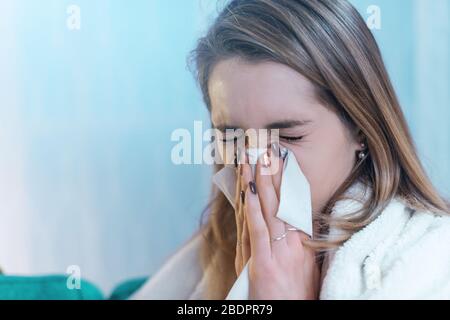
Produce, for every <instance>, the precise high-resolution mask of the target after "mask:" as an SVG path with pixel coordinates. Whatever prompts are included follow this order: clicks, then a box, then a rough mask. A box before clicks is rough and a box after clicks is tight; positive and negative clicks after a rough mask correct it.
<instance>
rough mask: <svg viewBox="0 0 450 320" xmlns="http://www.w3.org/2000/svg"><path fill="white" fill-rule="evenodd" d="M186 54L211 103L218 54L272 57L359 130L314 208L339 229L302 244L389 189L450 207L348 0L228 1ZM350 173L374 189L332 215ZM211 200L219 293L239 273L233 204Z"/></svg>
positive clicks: (319, 244)
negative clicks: (338, 182) (344, 169)
mask: <svg viewBox="0 0 450 320" xmlns="http://www.w3.org/2000/svg"><path fill="white" fill-rule="evenodd" d="M191 57H192V59H193V60H192V62H193V64H194V67H195V74H196V77H197V80H198V83H199V85H200V88H201V90H202V93H203V97H204V101H205V104H206V106H207V107H208V109H209V110H210V111H211V108H212V106H211V101H210V97H209V92H208V81H209V77H210V74H211V71H212V69H213V68H214V66H215V65H216V64H217V63H218V62H219V61H221V60H224V59H228V58H233V57H239V58H242V59H245V60H246V61H250V62H261V61H272V62H277V63H280V64H283V65H286V66H289V67H290V68H292V69H294V70H296V71H297V72H299V73H300V74H302V75H303V76H305V77H306V78H307V79H309V80H310V81H311V82H312V83H313V84H314V85H315V87H316V89H317V94H318V97H319V98H321V99H322V101H323V102H324V103H325V104H326V105H327V106H329V107H330V108H332V110H334V111H335V112H336V114H337V115H338V116H339V117H340V119H341V120H342V121H343V122H344V123H345V124H346V125H347V126H348V127H349V128H350V129H351V130H352V132H354V133H359V134H361V135H362V136H363V137H364V138H365V142H366V144H367V146H368V150H369V155H368V157H367V158H366V159H365V161H363V162H361V163H360V164H359V165H357V166H355V168H354V170H353V172H352V173H351V174H350V176H349V177H348V179H347V180H346V181H345V182H344V183H343V185H342V186H340V188H338V190H336V192H335V194H334V196H333V197H332V198H331V199H330V200H329V202H328V204H327V206H326V207H325V209H324V211H323V212H320V213H315V214H314V219H315V221H316V222H318V224H319V225H320V230H326V229H327V227H329V226H330V225H333V226H335V227H337V228H339V229H340V230H342V231H344V232H345V234H346V236H345V237H344V238H342V239H340V240H338V241H327V240H326V238H325V237H319V238H318V240H315V241H311V243H309V245H311V246H314V247H315V248H317V249H326V248H330V247H336V246H338V245H340V244H342V243H343V241H345V240H347V239H348V238H349V237H350V236H351V235H352V234H353V233H355V232H357V231H358V230H360V229H361V228H362V227H364V226H366V225H367V224H369V223H370V222H371V221H373V219H374V218H375V217H376V216H377V215H379V213H380V212H381V211H382V210H383V209H384V208H385V206H386V205H387V204H388V203H389V201H390V200H391V199H392V198H394V197H401V198H402V199H403V200H405V202H406V203H407V205H408V207H410V208H412V209H415V210H430V211H432V212H437V213H447V214H448V213H450V212H449V206H448V204H447V203H446V202H445V200H444V199H443V198H442V197H441V196H440V195H439V194H438V192H437V191H436V190H435V188H434V187H433V185H432V183H431V182H430V180H429V178H428V177H427V175H426V173H425V171H424V169H423V168H422V165H421V163H420V161H419V159H418V156H417V153H416V150H415V146H414V144H413V141H412V138H411V135H410V132H409V129H408V126H407V124H406V121H405V118H404V116H403V113H402V111H401V108H400V105H399V102H398V99H397V97H396V94H395V92H394V89H393V87H392V84H391V82H390V80H389V76H388V74H387V71H386V69H385V66H384V63H383V60H382V56H381V53H380V50H379V48H378V45H377V43H376V41H375V39H374V37H373V35H372V33H371V32H370V30H369V29H368V27H367V25H366V23H365V21H364V19H363V18H362V17H361V15H360V14H359V13H358V12H357V11H356V10H355V8H354V7H353V6H352V5H351V4H349V3H348V2H347V1H346V0H233V1H231V2H229V4H228V5H226V7H225V8H224V9H223V10H222V11H221V13H220V14H219V16H218V17H217V18H216V20H215V22H214V23H213V25H212V26H211V27H210V29H209V31H208V33H207V34H206V36H204V37H202V38H201V39H200V40H199V42H198V45H197V47H196V49H195V50H194V51H193V54H192V56H191ZM219 169H220V166H217V168H216V170H219ZM356 180H358V181H361V182H363V183H364V184H366V185H368V186H370V187H371V189H372V192H371V196H370V197H369V199H368V200H367V201H366V203H364V205H363V207H362V208H361V210H359V211H358V212H355V213H354V214H353V215H352V216H351V217H347V218H345V219H340V220H338V219H331V218H330V214H329V213H330V212H331V210H332V208H333V206H334V204H335V203H336V202H337V201H338V200H340V199H342V197H343V194H344V192H345V191H346V190H347V189H348V188H349V186H351V185H352V184H353V183H354V182H355V181H356ZM208 209H209V210H207V212H208V216H207V219H206V220H205V222H204V224H203V226H202V230H201V232H202V233H203V236H204V237H205V241H204V243H203V247H202V265H203V268H204V270H205V271H207V277H208V278H207V279H208V280H207V283H208V287H207V292H206V293H205V298H208V299H224V298H225V296H226V294H227V292H228V291H229V289H230V288H231V285H232V283H233V282H234V281H235V279H236V274H235V270H234V258H235V246H236V223H235V218H234V211H233V208H232V207H231V205H230V204H229V203H228V201H227V200H226V198H225V197H224V196H223V195H222V194H221V193H220V192H218V190H217V189H216V188H214V187H213V190H212V201H211V203H210V204H209V206H208Z"/></svg>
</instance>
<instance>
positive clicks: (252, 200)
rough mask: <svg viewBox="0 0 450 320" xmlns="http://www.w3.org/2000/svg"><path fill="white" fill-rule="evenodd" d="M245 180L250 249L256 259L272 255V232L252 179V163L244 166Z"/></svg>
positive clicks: (245, 204) (246, 218) (246, 217)
mask: <svg viewBox="0 0 450 320" xmlns="http://www.w3.org/2000/svg"><path fill="white" fill-rule="evenodd" d="M242 178H243V181H244V183H246V184H247V187H246V189H245V202H244V212H245V221H246V224H247V226H248V233H249V237H250V251H251V255H252V257H253V258H254V259H255V261H257V260H259V259H260V258H263V259H264V258H267V257H271V247H270V234H269V230H268V228H267V225H266V221H265V220H264V217H263V213H262V209H261V205H260V203H259V198H258V194H257V193H258V190H257V187H256V184H255V183H254V182H253V180H252V174H251V168H250V165H248V164H244V166H243V177H242Z"/></svg>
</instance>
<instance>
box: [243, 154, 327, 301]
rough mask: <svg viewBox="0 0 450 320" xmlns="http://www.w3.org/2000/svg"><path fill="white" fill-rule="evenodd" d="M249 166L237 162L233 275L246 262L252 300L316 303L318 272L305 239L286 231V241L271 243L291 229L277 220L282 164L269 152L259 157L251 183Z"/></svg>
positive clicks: (318, 288) (311, 251)
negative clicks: (288, 300) (234, 269)
mask: <svg viewBox="0 0 450 320" xmlns="http://www.w3.org/2000/svg"><path fill="white" fill-rule="evenodd" d="M261 159H263V160H262V161H261ZM241 160H243V159H241ZM247 162H248V160H247V159H245V161H241V162H240V163H241V164H240V165H239V168H238V177H240V178H239V179H237V180H238V182H237V184H238V185H237V188H238V192H237V196H236V201H237V203H236V204H237V206H236V222H237V227H238V228H237V231H238V243H237V247H236V260H235V266H236V273H237V274H238V275H239V274H240V272H241V271H242V269H243V267H244V266H245V264H246V263H247V261H250V262H249V280H250V287H249V291H250V292H249V298H250V299H264V300H265V299H267V300H272V299H297V300H304V299H317V298H318V295H319V290H320V283H319V282H320V272H319V268H318V266H317V264H316V258H315V253H314V250H312V249H310V248H307V247H305V246H304V245H303V242H302V241H303V240H305V239H308V236H307V235H306V234H304V233H303V232H301V231H290V232H288V234H287V236H286V237H285V238H283V239H281V240H277V241H273V239H274V238H276V237H279V236H281V235H283V234H284V233H285V232H286V230H287V228H289V227H291V226H289V225H287V224H286V223H285V222H283V221H281V220H280V219H278V218H276V213H277V210H278V206H279V198H280V194H279V192H280V185H281V177H282V167H283V160H282V159H280V158H279V157H278V154H276V152H270V151H269V154H267V155H265V156H263V157H261V158H260V160H259V161H258V164H257V166H256V178H255V180H256V181H255V182H253V181H252V172H251V168H250V165H249V164H248V163H247ZM261 162H264V163H261ZM276 162H278V163H276ZM250 256H251V259H250Z"/></svg>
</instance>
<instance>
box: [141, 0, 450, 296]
mask: <svg viewBox="0 0 450 320" xmlns="http://www.w3.org/2000/svg"><path fill="white" fill-rule="evenodd" d="M193 57H194V62H195V66H196V71H197V73H196V74H197V77H198V82H199V84H200V87H201V89H202V92H203V96H204V100H205V103H206V105H207V107H208V109H209V111H210V114H211V121H212V124H213V126H214V127H215V128H222V129H224V128H241V129H243V130H247V129H249V128H276V129H279V135H280V141H281V144H282V145H283V146H285V147H286V148H288V149H290V150H291V151H292V153H293V154H294V155H295V158H296V160H297V162H298V164H299V166H300V167H301V169H302V171H303V172H304V174H305V176H306V178H307V180H308V182H309V184H310V187H311V197H312V199H311V203H312V211H313V212H312V214H313V217H314V225H315V228H314V237H313V239H309V238H308V237H307V236H306V235H305V234H303V233H301V232H288V233H287V236H285V237H280V235H284V234H285V231H286V229H287V227H288V226H287V225H286V224H285V223H284V222H282V221H280V220H278V219H277V218H276V217H275V215H276V213H277V208H278V199H279V186H280V180H281V178H282V176H281V174H277V175H275V176H273V177H271V176H264V175H261V174H260V169H261V163H258V167H257V168H258V169H257V170H256V178H253V177H252V175H251V174H250V168H249V165H248V164H246V163H245V162H244V163H241V164H239V166H238V168H237V169H236V175H237V177H238V181H239V183H238V187H239V190H238V192H239V194H241V191H242V197H240V196H239V195H237V197H236V199H237V200H236V201H237V202H236V210H234V209H233V207H232V206H231V205H230V203H229V202H228V201H227V200H226V198H225V197H224V195H223V194H221V193H220V192H218V191H217V190H215V189H214V190H213V195H214V200H213V202H212V203H211V205H210V207H209V208H210V212H209V215H208V216H207V220H206V222H205V224H204V225H203V227H202V228H201V230H200V232H199V233H198V234H197V235H196V236H195V237H193V239H192V240H191V241H189V243H188V244H186V245H185V246H184V247H183V248H182V249H181V250H180V251H179V252H177V254H175V255H174V256H172V257H171V259H170V260H169V261H168V262H167V263H166V264H165V265H164V267H163V268H162V269H161V270H160V272H158V273H157V274H156V275H154V276H153V277H152V278H151V279H150V281H149V282H148V283H147V284H146V285H145V286H144V287H143V288H142V289H141V290H140V292H138V293H137V295H136V296H135V297H136V298H147V299H153V298H162V299H187V298H191V299H224V298H225V297H226V296H227V294H228V292H229V290H230V288H231V287H232V285H233V283H234V282H235V280H236V279H237V277H238V276H239V274H240V272H241V271H242V268H243V266H244V265H245V264H246V263H247V261H249V279H250V288H249V290H250V291H249V298H250V299H318V298H322V299H342V298H344V299H373V298H380V299H391V298H419V299H422V298H447V299H450V218H449V217H450V216H449V212H450V209H449V206H448V203H446V202H445V201H444V199H443V198H442V197H441V196H440V195H439V194H438V192H437V191H436V190H435V188H434V187H433V186H432V184H431V182H430V181H429V179H428V177H427V176H426V174H425V172H424V170H423V168H422V166H421V164H420V161H419V159H418V157H417V154H416V151H415V147H414V143H413V141H412V139H411V135H410V133H409V130H408V127H407V124H406V122H405V119H404V116H403V114H402V111H401V108H400V105H399V102H398V100H397V98H396V94H395V92H394V89H393V87H392V85H391V82H390V80H389V76H388V74H387V72H386V69H385V66H384V64H383V61H382V57H381V53H380V51H379V48H378V46H377V44H376V41H375V39H374V37H373V35H372V34H371V32H370V31H369V29H368V27H367V26H366V24H365V21H364V20H363V19H362V17H361V16H360V15H359V14H358V12H357V11H356V10H355V9H354V8H353V7H352V6H351V5H350V4H349V3H348V2H347V1H346V0H234V1H231V2H230V3H229V4H228V6H227V7H226V8H225V9H224V10H223V11H222V13H221V14H220V15H219V16H218V17H217V19H216V21H215V23H214V24H213V25H212V26H211V28H210V29H209V32H208V33H207V35H206V36H205V37H204V38H201V39H200V41H199V43H198V47H197V48H196V50H195V51H194V56H193ZM280 161H281V160H280ZM265 165H266V166H271V165H272V164H270V163H269V164H267V163H266V164H265ZM217 169H220V166H218V168H217ZM250 258H251V259H250Z"/></svg>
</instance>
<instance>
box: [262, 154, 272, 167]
mask: <svg viewBox="0 0 450 320" xmlns="http://www.w3.org/2000/svg"><path fill="white" fill-rule="evenodd" d="M270 164H271V162H270V158H269V154H268V153H267V152H266V153H264V156H263V162H262V165H263V167H264V168H268V167H270Z"/></svg>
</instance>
